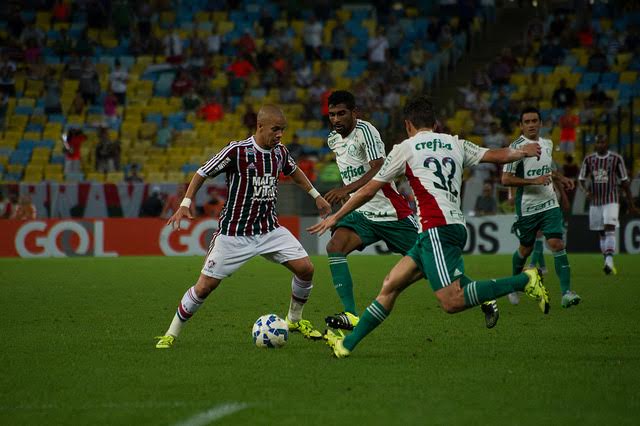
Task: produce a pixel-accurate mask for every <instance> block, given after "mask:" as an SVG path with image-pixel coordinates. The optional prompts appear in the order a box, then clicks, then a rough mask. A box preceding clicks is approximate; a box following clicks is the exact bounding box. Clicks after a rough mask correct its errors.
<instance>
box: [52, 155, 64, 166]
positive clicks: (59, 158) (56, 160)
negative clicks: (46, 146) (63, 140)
mask: <svg viewBox="0 0 640 426" xmlns="http://www.w3.org/2000/svg"><path fill="white" fill-rule="evenodd" d="M49 163H51V164H64V154H52V155H51V159H50V160H49Z"/></svg>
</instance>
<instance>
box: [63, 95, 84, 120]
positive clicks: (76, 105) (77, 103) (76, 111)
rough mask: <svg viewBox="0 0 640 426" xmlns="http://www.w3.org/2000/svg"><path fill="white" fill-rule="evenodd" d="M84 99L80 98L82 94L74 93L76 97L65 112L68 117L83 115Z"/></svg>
mask: <svg viewBox="0 0 640 426" xmlns="http://www.w3.org/2000/svg"><path fill="white" fill-rule="evenodd" d="M84 107H85V103H84V98H83V97H82V93H80V91H79V90H78V91H76V95H75V97H74V98H73V101H72V102H71V106H70V107H69V111H68V112H67V113H68V114H69V115H82V114H84Z"/></svg>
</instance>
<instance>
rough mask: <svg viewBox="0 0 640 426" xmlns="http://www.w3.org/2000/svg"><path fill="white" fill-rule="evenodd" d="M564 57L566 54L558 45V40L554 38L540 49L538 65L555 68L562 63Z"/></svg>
mask: <svg viewBox="0 0 640 426" xmlns="http://www.w3.org/2000/svg"><path fill="white" fill-rule="evenodd" d="M565 55H566V52H565V50H564V49H563V48H562V46H561V45H560V39H558V38H554V39H552V40H551V42H550V43H545V44H544V45H543V46H542V48H541V49H540V64H541V65H546V66H551V67H555V66H556V65H559V64H560V63H562V61H563V59H564V57H565Z"/></svg>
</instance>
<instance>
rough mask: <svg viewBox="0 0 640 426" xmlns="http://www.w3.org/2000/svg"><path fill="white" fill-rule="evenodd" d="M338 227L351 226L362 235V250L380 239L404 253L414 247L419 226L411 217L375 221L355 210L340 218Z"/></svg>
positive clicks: (396, 251)
mask: <svg viewBox="0 0 640 426" xmlns="http://www.w3.org/2000/svg"><path fill="white" fill-rule="evenodd" d="M337 228H349V229H351V230H352V231H353V232H355V233H356V234H358V237H360V240H361V241H362V246H360V248H359V249H358V250H362V249H364V248H365V247H367V246H370V245H371V244H375V243H377V242H378V241H384V242H385V243H387V246H388V247H389V250H391V251H393V252H394V253H399V254H402V255H405V254H407V252H408V251H409V250H410V249H411V248H412V247H413V245H414V244H415V243H416V239H417V238H418V227H417V225H416V223H415V221H414V220H413V218H411V217H407V218H404V219H402V220H389V221H374V220H371V219H367V218H366V217H365V215H364V214H362V213H360V212H357V211H353V212H351V213H349V214H348V215H346V216H345V217H343V218H342V219H340V221H339V222H338V223H337V224H336V229H337Z"/></svg>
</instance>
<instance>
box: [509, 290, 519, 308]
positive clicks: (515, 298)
mask: <svg viewBox="0 0 640 426" xmlns="http://www.w3.org/2000/svg"><path fill="white" fill-rule="evenodd" d="M507 299H509V302H511V304H512V305H517V304H518V303H520V295H519V294H518V292H517V291H514V292H513V293H509V294H507Z"/></svg>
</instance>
